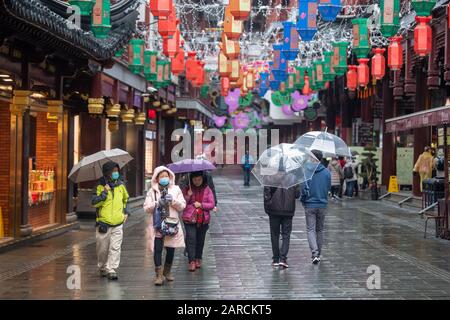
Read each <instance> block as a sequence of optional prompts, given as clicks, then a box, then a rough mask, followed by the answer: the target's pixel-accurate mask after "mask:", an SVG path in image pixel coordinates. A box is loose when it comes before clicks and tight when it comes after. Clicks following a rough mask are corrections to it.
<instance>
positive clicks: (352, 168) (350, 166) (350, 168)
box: [344, 158, 359, 198]
mask: <svg viewBox="0 0 450 320" xmlns="http://www.w3.org/2000/svg"><path fill="white" fill-rule="evenodd" d="M358 165H359V163H358V162H356V161H355V160H354V159H352V158H348V159H347V162H346V163H345V166H344V179H345V183H346V185H345V195H346V197H347V198H353V193H354V191H355V185H356V184H357V183H358V176H357V175H356V168H357V167H358Z"/></svg>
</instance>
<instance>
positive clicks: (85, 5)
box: [69, 0, 95, 16]
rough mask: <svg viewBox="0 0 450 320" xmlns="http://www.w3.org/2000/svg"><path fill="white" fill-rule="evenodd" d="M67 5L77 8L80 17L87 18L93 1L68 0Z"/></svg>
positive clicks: (92, 6) (93, 3)
mask: <svg viewBox="0 0 450 320" xmlns="http://www.w3.org/2000/svg"><path fill="white" fill-rule="evenodd" d="M69 4H70V5H71V6H74V7H78V8H79V9H80V14H81V15H82V16H88V15H90V14H91V12H92V8H94V5H95V0H69Z"/></svg>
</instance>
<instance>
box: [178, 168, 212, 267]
mask: <svg viewBox="0 0 450 320" xmlns="http://www.w3.org/2000/svg"><path fill="white" fill-rule="evenodd" d="M189 179H190V184H189V186H188V187H186V188H184V190H183V195H184V198H185V200H186V208H185V209H184V212H183V222H184V226H185V230H186V248H187V252H188V258H189V271H191V272H193V271H195V270H196V269H199V268H200V267H201V263H202V255H203V247H204V245H205V238H206V232H207V231H208V228H209V222H210V220H211V215H210V211H211V210H213V209H214V207H215V200H214V194H213V192H212V191H211V189H210V188H209V187H208V183H207V181H206V179H205V176H204V174H203V172H202V171H198V172H193V173H191V174H190V177H189Z"/></svg>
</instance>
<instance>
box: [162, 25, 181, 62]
mask: <svg viewBox="0 0 450 320" xmlns="http://www.w3.org/2000/svg"><path fill="white" fill-rule="evenodd" d="M179 50H180V31H179V30H178V29H177V30H176V31H175V34H174V36H173V37H164V38H163V53H164V55H165V56H167V57H169V58H174V57H175V55H176V54H177V53H178V51H179Z"/></svg>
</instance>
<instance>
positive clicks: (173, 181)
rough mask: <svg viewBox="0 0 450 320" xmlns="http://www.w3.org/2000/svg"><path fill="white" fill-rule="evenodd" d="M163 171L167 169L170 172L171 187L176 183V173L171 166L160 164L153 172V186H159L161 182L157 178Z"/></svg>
mask: <svg viewBox="0 0 450 320" xmlns="http://www.w3.org/2000/svg"><path fill="white" fill-rule="evenodd" d="M162 171H167V172H168V173H169V178H170V183H169V187H170V186H173V185H174V184H175V174H174V173H173V171H172V170H170V169H169V168H167V167H165V166H159V167H157V168H155V171H154V172H153V176H152V186H158V184H159V182H158V181H157V180H156V178H157V177H158V175H159V174H160V173H161V172H162Z"/></svg>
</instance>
